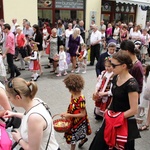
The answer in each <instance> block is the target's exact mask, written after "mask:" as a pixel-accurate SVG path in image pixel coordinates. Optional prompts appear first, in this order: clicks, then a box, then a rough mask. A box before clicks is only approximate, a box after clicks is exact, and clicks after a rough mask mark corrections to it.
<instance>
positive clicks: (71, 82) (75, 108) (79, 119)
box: [61, 74, 91, 150]
mask: <svg viewBox="0 0 150 150" xmlns="http://www.w3.org/2000/svg"><path fill="white" fill-rule="evenodd" d="M64 83H65V85H66V88H68V89H69V92H70V93H71V102H70V104H69V106H68V110H67V112H66V113H63V114H61V116H63V117H66V118H69V119H71V122H72V126H71V128H70V130H69V131H67V132H65V135H64V137H65V138H66V142H67V143H68V144H71V150H75V147H76V143H77V141H79V140H81V142H80V143H79V145H78V147H79V148H81V147H82V146H83V144H84V143H85V142H87V141H88V138H86V135H90V134H91V128H90V124H89V120H88V117H87V111H86V105H85V103H86V102H85V97H84V95H83V94H82V90H83V88H84V80H83V78H82V77H81V76H80V75H77V74H70V75H68V76H67V77H66V78H65V79H64Z"/></svg>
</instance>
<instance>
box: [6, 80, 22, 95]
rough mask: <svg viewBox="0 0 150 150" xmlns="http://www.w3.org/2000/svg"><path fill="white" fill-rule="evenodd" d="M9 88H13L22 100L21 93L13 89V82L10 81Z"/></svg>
mask: <svg viewBox="0 0 150 150" xmlns="http://www.w3.org/2000/svg"><path fill="white" fill-rule="evenodd" d="M8 87H9V88H12V89H13V90H14V91H15V92H16V94H17V95H19V96H20V98H22V97H21V95H20V93H19V92H18V91H17V90H16V89H15V88H14V87H13V83H12V81H9V82H8Z"/></svg>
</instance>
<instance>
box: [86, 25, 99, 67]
mask: <svg viewBox="0 0 150 150" xmlns="http://www.w3.org/2000/svg"><path fill="white" fill-rule="evenodd" d="M92 28H93V31H92V34H91V37H90V45H91V53H90V64H89V65H88V66H93V65H94V61H95V58H96V59H97V61H98V58H99V55H100V41H101V32H100V31H99V30H98V27H97V25H95V24H94V25H93V26H92Z"/></svg>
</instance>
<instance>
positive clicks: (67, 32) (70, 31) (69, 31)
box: [65, 29, 73, 39]
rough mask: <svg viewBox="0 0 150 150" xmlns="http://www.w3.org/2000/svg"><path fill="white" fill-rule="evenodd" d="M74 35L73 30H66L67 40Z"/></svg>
mask: <svg viewBox="0 0 150 150" xmlns="http://www.w3.org/2000/svg"><path fill="white" fill-rule="evenodd" d="M72 33H73V29H71V30H69V29H67V30H65V35H66V38H68V39H69V36H70V35H71V34H72Z"/></svg>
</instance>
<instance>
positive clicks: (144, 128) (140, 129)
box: [139, 125, 149, 131]
mask: <svg viewBox="0 0 150 150" xmlns="http://www.w3.org/2000/svg"><path fill="white" fill-rule="evenodd" d="M144 130H149V126H148V125H143V126H141V127H140V128H139V131H144Z"/></svg>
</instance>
